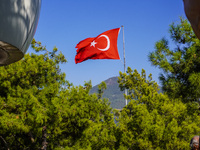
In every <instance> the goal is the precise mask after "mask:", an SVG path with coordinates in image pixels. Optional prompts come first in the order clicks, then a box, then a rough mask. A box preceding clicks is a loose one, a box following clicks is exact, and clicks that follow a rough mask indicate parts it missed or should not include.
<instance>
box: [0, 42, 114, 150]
mask: <svg viewBox="0 0 200 150" xmlns="http://www.w3.org/2000/svg"><path fill="white" fill-rule="evenodd" d="M32 48H33V49H34V50H35V51H36V52H39V54H33V53H32V54H26V55H25V56H24V58H23V59H22V60H21V61H19V62H17V63H14V64H11V65H9V66H5V67H1V68H0V147H1V149H24V150H25V149H46V148H47V149H62V148H68V149H73V148H76V149H81V148H83V149H94V148H95V149H102V148H109V149H112V147H113V145H114V142H115V141H116V139H115V137H114V133H113V132H112V131H113V130H114V128H115V124H114V121H113V115H112V113H111V108H110V106H109V105H108V104H107V101H106V100H102V99H100V97H99V98H98V97H97V96H96V95H95V94H93V95H90V94H89V90H90V89H91V83H90V82H88V83H85V85H84V86H78V87H74V86H73V85H72V84H71V83H69V82H68V81H67V80H66V79H65V74H64V73H63V72H61V69H60V68H59V64H60V63H65V62H66V59H65V57H64V55H63V54H62V53H58V52H57V51H58V49H57V48H56V47H55V48H54V49H53V51H48V50H47V49H46V47H44V46H42V45H41V43H40V42H36V41H35V40H33V41H32ZM57 53H58V54H57ZM100 94H101V93H100Z"/></svg>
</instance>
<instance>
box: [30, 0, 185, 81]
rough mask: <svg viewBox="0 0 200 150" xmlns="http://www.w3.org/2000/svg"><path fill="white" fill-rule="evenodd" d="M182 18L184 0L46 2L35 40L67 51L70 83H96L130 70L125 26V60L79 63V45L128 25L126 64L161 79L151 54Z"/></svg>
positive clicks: (120, 42) (65, 69)
mask: <svg viewBox="0 0 200 150" xmlns="http://www.w3.org/2000/svg"><path fill="white" fill-rule="evenodd" d="M180 16H183V17H185V14H184V9H183V2H182V0H137V1H136V0H57V1H56V0H42V7H41V14H40V20H39V23H38V28H37V31H36V34H35V39H36V40H37V41H41V42H42V43H43V45H45V46H46V47H47V49H49V50H52V49H53V47H54V46H56V47H57V48H58V49H59V51H62V53H63V54H64V55H65V57H66V58H67V61H68V62H67V63H66V64H63V65H61V69H62V71H63V72H65V73H66V79H67V80H68V81H69V82H71V83H73V84H74V85H83V84H84V81H89V80H91V81H92V84H93V85H96V84H99V83H100V82H101V81H103V80H106V79H108V78H110V77H113V76H118V75H119V71H122V72H123V70H124V68H123V35H122V30H121V31H120V33H119V37H118V50H119V55H120V58H121V60H87V61H84V62H82V63H79V64H75V61H74V58H75V55H76V48H75V46H76V44H77V43H78V42H79V41H81V40H83V39H85V38H88V37H96V36H97V35H99V34H101V33H102V32H104V31H107V30H110V29H114V28H118V27H121V25H124V30H125V50H126V66H127V67H128V66H129V67H131V68H132V69H133V70H134V69H137V70H138V72H141V69H142V68H143V69H145V70H146V72H147V74H149V73H152V74H153V80H155V81H157V82H158V75H159V73H160V70H159V69H158V68H155V67H153V66H151V63H150V62H149V61H148V57H147V56H148V54H149V53H150V52H152V51H154V45H155V42H156V41H158V40H160V39H161V38H162V37H166V38H167V39H170V38H169V32H168V29H169V25H170V24H171V23H172V22H177V21H179V17H180ZM28 52H32V50H31V49H29V50H28Z"/></svg>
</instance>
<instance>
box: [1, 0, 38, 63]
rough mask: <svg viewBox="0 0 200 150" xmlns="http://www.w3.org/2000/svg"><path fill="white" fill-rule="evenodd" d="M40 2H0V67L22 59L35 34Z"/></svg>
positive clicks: (18, 0) (15, 0) (23, 0)
mask: <svg viewBox="0 0 200 150" xmlns="http://www.w3.org/2000/svg"><path fill="white" fill-rule="evenodd" d="M40 8H41V0H0V65H1V66H3V65H9V64H11V63H14V62H16V61H18V60H20V59H22V58H23V56H24V54H25V53H26V51H27V49H28V47H29V45H30V43H31V41H32V39H33V36H34V34H35V31H36V28H37V24H38V20H39V14H40Z"/></svg>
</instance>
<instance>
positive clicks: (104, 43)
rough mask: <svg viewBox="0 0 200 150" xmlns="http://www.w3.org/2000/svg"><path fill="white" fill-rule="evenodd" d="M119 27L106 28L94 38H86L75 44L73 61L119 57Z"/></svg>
mask: <svg viewBox="0 0 200 150" xmlns="http://www.w3.org/2000/svg"><path fill="white" fill-rule="evenodd" d="M119 30H120V28H116V29H112V30H108V31H106V32H104V33H102V34H100V35H98V36H97V37H95V38H87V39H85V40H82V41H80V42H79V43H78V44H77V45H76V48H78V49H77V50H76V52H77V54H76V56H75V63H76V64H77V63H80V62H82V61H85V60H88V59H120V58H119V54H118V49H117V38H118V34H119Z"/></svg>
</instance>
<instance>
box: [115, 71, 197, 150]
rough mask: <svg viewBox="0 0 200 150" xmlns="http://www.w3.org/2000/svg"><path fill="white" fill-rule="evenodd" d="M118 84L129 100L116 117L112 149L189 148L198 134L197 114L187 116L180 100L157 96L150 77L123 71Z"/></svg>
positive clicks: (160, 94) (186, 108) (154, 85)
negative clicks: (115, 130)
mask: <svg viewBox="0 0 200 150" xmlns="http://www.w3.org/2000/svg"><path fill="white" fill-rule="evenodd" d="M119 85H120V88H121V89H122V90H123V89H124V88H127V89H128V93H129V94H128V95H127V96H126V98H127V99H128V100H130V102H129V104H128V105H127V106H126V107H124V108H123V109H122V111H121V113H120V115H119V124H118V132H117V134H116V137H117V139H118V142H117V144H116V149H132V150H134V149H138V150H139V149H141V150H142V149H147V150H150V149H156V150H159V149H169V150H171V149H177V150H181V149H182V150H184V149H189V141H190V139H191V137H192V136H193V135H195V134H199V133H200V128H199V121H200V117H199V115H198V113H196V112H195V111H193V113H192V114H190V113H188V107H187V105H186V104H184V103H182V102H181V99H171V98H169V97H168V95H166V94H162V93H159V92H158V91H159V89H158V85H157V83H156V82H155V81H153V80H152V77H151V74H150V75H149V77H148V78H147V77H146V73H145V71H144V70H142V73H141V75H140V74H139V73H138V72H137V70H134V71H133V70H132V69H131V68H128V69H127V73H121V72H120V77H119Z"/></svg>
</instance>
